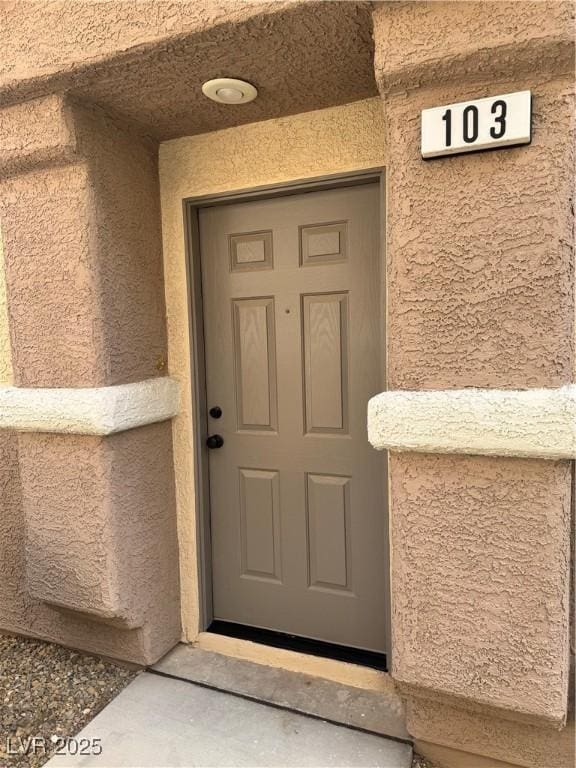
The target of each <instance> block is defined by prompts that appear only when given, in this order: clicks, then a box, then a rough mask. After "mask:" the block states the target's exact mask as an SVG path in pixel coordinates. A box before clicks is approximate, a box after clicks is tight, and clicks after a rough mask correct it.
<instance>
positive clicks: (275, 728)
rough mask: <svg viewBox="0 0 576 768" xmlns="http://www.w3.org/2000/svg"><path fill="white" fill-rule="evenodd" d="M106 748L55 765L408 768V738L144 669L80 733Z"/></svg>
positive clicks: (59, 758)
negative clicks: (402, 739) (395, 737)
mask: <svg viewBox="0 0 576 768" xmlns="http://www.w3.org/2000/svg"><path fill="white" fill-rule="evenodd" d="M81 739H87V740H88V744H89V743H90V740H92V739H100V743H101V744H102V754H101V755H85V756H77V755H66V756H61V755H57V756H55V757H53V758H52V759H51V760H50V761H49V762H48V763H47V766H49V768H60V767H62V768H71V766H78V767H80V766H91V767H92V766H94V767H97V766H98V767H99V768H124V767H126V768H128V767H129V768H132V767H135V766H139V767H142V768H144V767H145V766H151V767H153V768H172V767H173V766H174V768H176V766H187V767H189V768H192V767H194V768H196V766H198V767H200V766H203V767H206V768H208V766H214V767H215V768H220V767H222V768H223V767H224V766H231V767H234V768H241V767H242V766H250V767H251V768H255V766H279V767H280V766H282V767H284V766H285V767H286V768H288V766H298V767H300V766H302V767H304V766H318V768H320V767H322V768H328V766H349V767H350V768H356V766H379V767H381V768H409V767H410V765H411V758H412V749H411V747H410V745H409V744H405V743H401V742H399V741H394V740H392V739H387V738H385V737H383V736H379V735H376V734H372V733H365V732H362V731H359V730H357V729H354V728H350V727H346V726H341V725H336V724H334V723H329V722H325V721H322V720H320V719H318V718H314V717H309V716H307V715H304V714H300V713H297V712H293V711H289V710H286V709H281V708H278V707H275V706H270V705H269V704H263V703H259V702H256V701H251V700H248V699H246V698H243V697H240V696H237V695H233V694H230V693H225V692H223V691H219V690H214V689H211V688H206V687H203V686H201V685H198V684H197V683H193V682H190V681H188V680H180V679H174V678H168V677H164V676H161V675H158V674H156V673H154V672H153V671H152V672H143V673H142V674H140V675H139V676H138V677H137V678H136V679H135V680H134V681H133V682H132V683H130V685H128V686H127V687H126V688H125V689H124V690H123V691H122V692H121V693H120V694H119V695H118V696H117V697H116V698H115V699H114V700H113V701H112V702H111V703H110V704H108V706H107V707H105V708H104V709H103V710H102V712H100V714H99V715H97V716H96V717H95V718H94V720H92V721H91V722H90V723H89V725H88V726H86V728H84V730H83V731H81V733H80V734H78V735H77V736H76V742H77V743H79V742H80V740H81Z"/></svg>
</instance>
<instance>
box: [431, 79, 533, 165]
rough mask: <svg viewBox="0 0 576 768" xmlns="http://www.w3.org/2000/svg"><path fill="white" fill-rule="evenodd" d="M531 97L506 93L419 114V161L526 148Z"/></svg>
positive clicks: (528, 137)
mask: <svg viewBox="0 0 576 768" xmlns="http://www.w3.org/2000/svg"><path fill="white" fill-rule="evenodd" d="M531 118H532V94H531V92H530V91H517V92H516V93H506V94H504V95H503V96H491V97H490V98H488V99H475V100H474V101H462V102H460V103H459V104H447V105H446V106H444V107H434V108H433V109H424V110H422V157H423V158H428V157H442V156H443V155H456V154H459V153H460V152H477V151H478V150H481V149H496V148H497V147H511V146H514V145H516V144H529V143H530V139H531V129H530V126H531V122H532V120H531Z"/></svg>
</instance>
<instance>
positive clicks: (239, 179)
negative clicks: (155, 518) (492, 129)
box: [160, 99, 386, 639]
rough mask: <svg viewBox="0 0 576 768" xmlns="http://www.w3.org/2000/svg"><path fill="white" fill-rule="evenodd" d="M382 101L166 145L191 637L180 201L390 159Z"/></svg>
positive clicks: (169, 301) (167, 253)
mask: <svg viewBox="0 0 576 768" xmlns="http://www.w3.org/2000/svg"><path fill="white" fill-rule="evenodd" d="M385 160H386V152H385V144H384V114H383V111H382V104H381V101H380V99H367V100H365V101H359V102H355V103H353V104H348V105H345V106H342V107H334V108H330V109H325V110H318V111H315V112H307V113H306V114H302V115H295V116H292V117H284V118H280V119H277V120H268V121H265V122H261V123H253V124H250V125H245V126H241V127H238V128H231V129H227V130H224V131H216V132H214V133H209V134H203V135H200V136H191V137H186V138H183V139H177V140H175V141H169V142H166V143H164V144H161V145H160V186H161V196H162V233H163V242H164V283H165V287H166V307H167V314H168V348H169V373H170V375H171V376H173V377H174V378H175V379H176V380H177V381H178V382H179V383H180V387H181V389H180V391H181V402H180V409H179V415H178V416H177V418H176V419H175V420H174V458H175V469H176V492H177V503H178V521H179V523H178V530H179V537H180V558H181V583H182V608H183V623H184V628H185V635H186V637H187V638H188V639H193V638H195V637H196V635H197V633H198V591H197V589H198V587H197V561H196V543H195V542H196V510H195V500H194V477H193V466H194V464H193V460H192V456H193V454H194V440H193V423H192V412H191V408H192V401H191V399H190V392H191V391H192V383H191V373H190V370H191V369H190V336H189V328H188V322H189V317H188V289H187V283H188V276H187V267H186V254H185V249H184V221H183V218H182V200H183V199H184V198H187V197H196V196H202V195H210V194H218V193H220V192H229V191H233V190H237V189H248V188H251V187H256V186H261V185H265V184H274V183H280V182H284V181H293V180H294V179H304V178H310V177H314V176H321V175H324V174H330V173H339V172H342V173H343V172H346V171H353V170H359V169H363V168H374V167H380V166H383V165H384V164H385Z"/></svg>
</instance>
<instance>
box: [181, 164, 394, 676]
mask: <svg viewBox="0 0 576 768" xmlns="http://www.w3.org/2000/svg"><path fill="white" fill-rule="evenodd" d="M374 182H378V183H379V186H380V197H381V203H382V204H381V206H380V210H381V211H382V212H384V215H382V216H381V218H380V222H381V231H380V264H381V265H383V264H385V260H384V256H385V247H386V240H385V218H386V217H385V212H386V207H385V202H386V200H385V197H386V175H385V168H384V167H382V166H378V167H374V168H368V169H363V170H359V171H352V172H348V173H338V174H329V175H323V176H316V177H313V178H309V179H298V180H295V181H289V182H282V183H278V184H267V185H263V186H257V187H250V188H247V189H239V190H234V191H233V192H223V193H219V194H213V195H205V196H199V197H189V198H185V199H183V201H182V207H183V217H184V234H185V252H186V275H187V280H188V286H187V288H188V290H187V294H188V323H189V333H190V347H191V349H190V357H191V368H192V370H191V380H192V392H191V393H190V394H191V398H192V421H193V444H194V502H195V507H196V542H197V544H196V547H197V562H198V597H199V602H200V605H199V631H200V632H202V631H206V629H207V628H208V626H209V625H210V623H211V622H212V619H213V606H212V542H211V536H210V498H209V488H210V486H209V474H208V456H207V453H208V451H207V449H206V445H205V442H204V437H205V435H207V434H208V418H207V398H206V371H205V356H204V315H203V306H202V271H201V262H200V228H199V217H198V214H199V211H200V209H201V208H207V207H212V206H219V205H229V204H231V203H244V202H249V201H255V200H262V199H272V198H276V197H284V196H287V195H297V194H302V193H306V192H319V191H327V190H330V189H338V188H339V187H351V186H357V185H361V184H371V183H374ZM382 279H383V280H384V288H385V285H386V284H385V275H381V281H382ZM382 300H383V305H382V307H383V308H382V314H381V317H382V325H381V329H382V339H383V340H384V341H385V339H386V336H385V332H386V321H385V317H386V294H385V290H384V295H383V296H382ZM384 389H386V355H385V354H384V355H383V356H382V390H384ZM386 464H387V462H386ZM386 474H387V473H386V472H384V475H385V477H384V483H383V484H384V494H385V495H384V498H385V499H386V500H387V499H388V487H387V485H388V483H387V479H386ZM386 546H387V549H388V553H389V552H390V543H389V540H388V537H387V540H386ZM389 571H390V568H389V567H388V569H387V574H386V578H387V585H386V586H387V597H388V599H387V600H386V601H385V602H386V613H387V617H386V627H387V642H386V645H387V650H386V655H387V658H388V663H389V664H390V659H391V650H392V649H391V626H390V620H391V616H390V583H389V576H390V574H389Z"/></svg>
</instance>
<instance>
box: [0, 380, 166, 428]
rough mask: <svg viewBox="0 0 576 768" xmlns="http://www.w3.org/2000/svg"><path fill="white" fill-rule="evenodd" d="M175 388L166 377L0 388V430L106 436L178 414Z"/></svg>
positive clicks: (164, 419)
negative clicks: (60, 386) (74, 385)
mask: <svg viewBox="0 0 576 768" xmlns="http://www.w3.org/2000/svg"><path fill="white" fill-rule="evenodd" d="M178 400H179V388H178V384H177V383H176V381H174V379H169V378H167V377H163V378H158V379H148V380H147V381H138V382H135V383H134V384H118V385H115V386H110V387H94V388H77V389H27V388H23V387H22V388H21V387H0V429H12V430H16V431H18V432H56V433H64V434H68V433H69V434H77V435H111V434H113V433H114V432H124V431H125V430H127V429H134V427H142V426H144V425H145V424H153V423H154V422H156V421H166V420H167V419H171V418H172V417H173V416H176V414H177V413H178Z"/></svg>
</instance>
